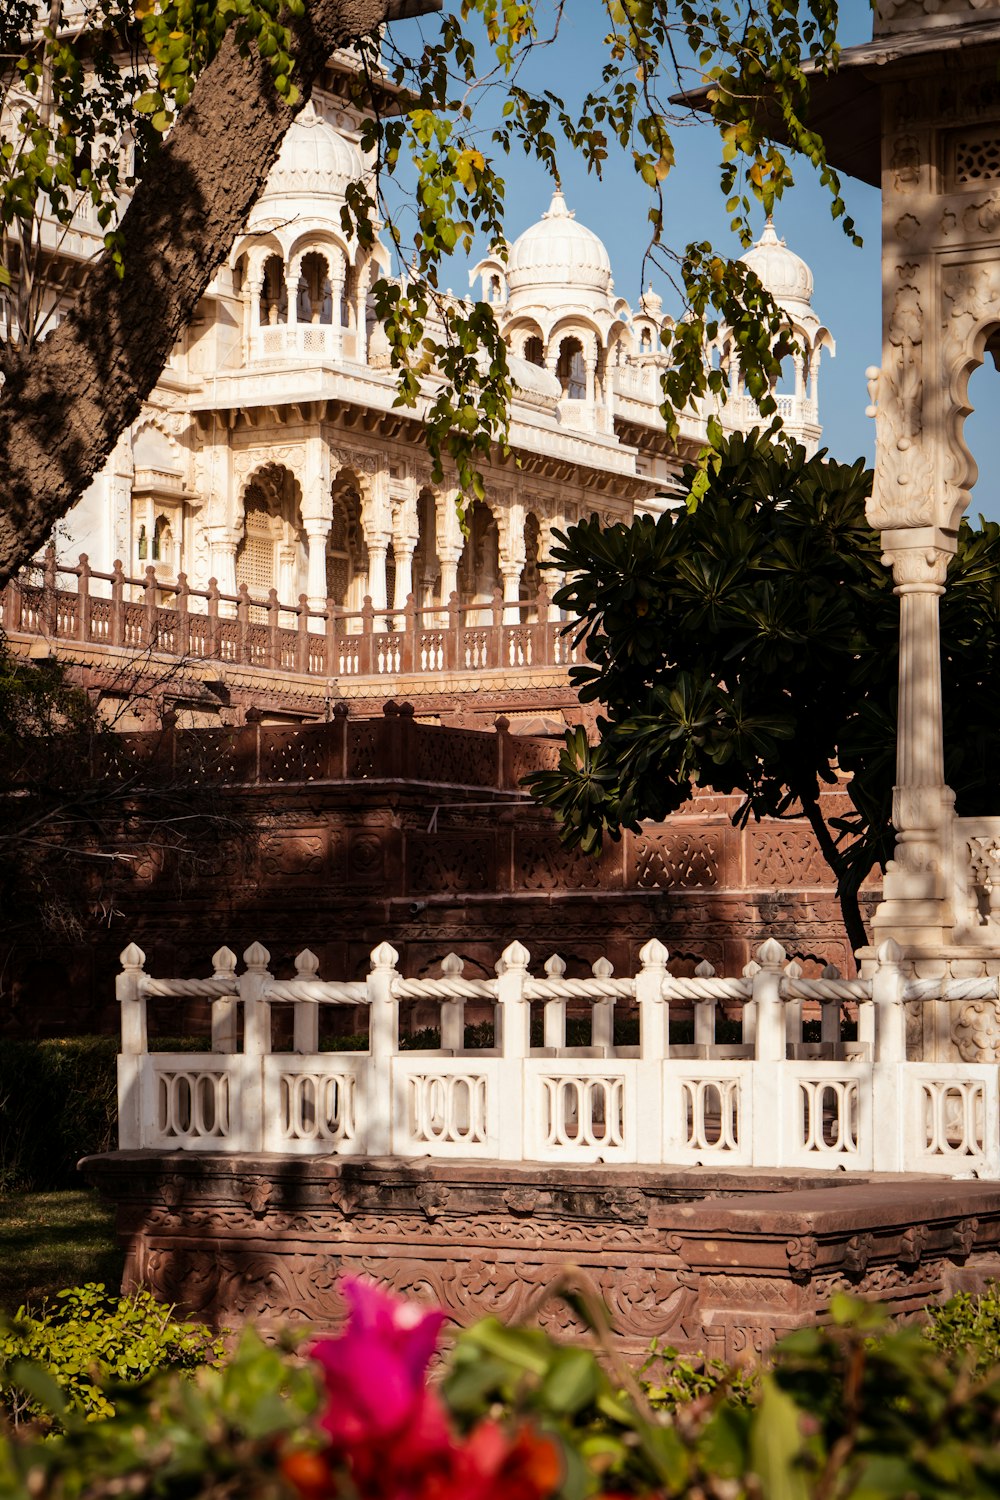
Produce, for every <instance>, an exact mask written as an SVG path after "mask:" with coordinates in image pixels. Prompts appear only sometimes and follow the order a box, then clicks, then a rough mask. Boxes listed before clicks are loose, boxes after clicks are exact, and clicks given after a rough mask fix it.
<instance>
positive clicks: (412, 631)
mask: <svg viewBox="0 0 1000 1500" xmlns="http://www.w3.org/2000/svg"><path fill="white" fill-rule="evenodd" d="M399 654H400V662H399V670H400V672H402V673H404V674H406V675H409V674H411V673H413V672H416V671H418V670H419V653H418V651H417V601H416V597H415V595H413V594H407V596H406V603H405V604H404V606H403V643H402V646H401V648H400V653H399Z"/></svg>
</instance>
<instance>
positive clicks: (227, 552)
mask: <svg viewBox="0 0 1000 1500" xmlns="http://www.w3.org/2000/svg"><path fill="white" fill-rule="evenodd" d="M238 546H239V538H238V537H237V535H236V533H235V532H234V531H232V530H231V529H230V528H229V527H228V526H213V527H211V528H210V530H209V548H210V551H211V559H212V560H211V568H212V577H213V578H214V579H215V581H216V583H217V584H218V586H219V593H220V594H235V593H236V548H237V547H238ZM225 612H226V613H227V614H230V613H232V605H229V606H227V608H226V611H225Z"/></svg>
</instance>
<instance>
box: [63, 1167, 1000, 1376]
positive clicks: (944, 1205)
mask: <svg viewBox="0 0 1000 1500" xmlns="http://www.w3.org/2000/svg"><path fill="white" fill-rule="evenodd" d="M81 1169H82V1171H83V1174H84V1175H85V1177H86V1178H87V1179H88V1180H89V1181H90V1182H92V1183H93V1184H95V1185H96V1186H97V1187H98V1189H99V1190H100V1192H101V1194H102V1195H103V1196H104V1197H105V1198H107V1199H108V1200H109V1201H111V1202H113V1203H114V1204H115V1205H116V1206H117V1224H118V1234H119V1238H120V1240H121V1243H122V1245H123V1247H124V1248H125V1251H126V1264H125V1285H126V1286H129V1285H133V1284H139V1283H141V1284H144V1285H146V1286H148V1287H150V1288H151V1289H152V1290H153V1291H154V1292H155V1293H156V1294H157V1295H158V1296H159V1297H161V1298H163V1299H164V1300H166V1301H169V1302H173V1303H176V1304H177V1306H178V1307H179V1308H181V1309H182V1310H183V1311H185V1312H187V1313H191V1314H196V1315H197V1316H199V1317H201V1318H204V1319H206V1320H208V1321H210V1322H212V1323H214V1324H216V1325H226V1326H229V1327H237V1326H238V1325H239V1324H240V1323H242V1322H244V1321H252V1322H254V1323H255V1324H256V1325H258V1326H261V1325H263V1326H266V1325H268V1324H274V1323H278V1322H283V1321H295V1320H301V1319H308V1320H310V1321H313V1322H315V1323H317V1324H320V1325H322V1324H327V1323H333V1322H335V1321H336V1320H337V1318H338V1315H339V1310H340V1309H339V1299H338V1295H337V1291H336V1282H337V1278H338V1276H339V1275H340V1273H341V1272H343V1271H351V1272H355V1273H357V1272H363V1273H364V1274H366V1275H369V1276H372V1277H375V1278H377V1279H379V1280H381V1281H383V1282H385V1283H386V1284H388V1285H391V1286H393V1287H395V1288H396V1289H397V1290H398V1291H401V1292H405V1293H407V1294H409V1295H413V1296H415V1297H417V1298H426V1299H428V1300H432V1301H434V1302H437V1303H439V1304H441V1305H442V1306H443V1307H445V1308H446V1309H447V1310H448V1312H449V1314H450V1315H451V1316H452V1317H453V1318H454V1319H455V1321H456V1322H458V1323H466V1322H470V1321H472V1320H474V1319H476V1318H478V1317H481V1316H483V1315H485V1314H490V1313H494V1314H496V1315H497V1316H499V1317H500V1318H502V1319H503V1320H504V1321H505V1322H513V1321H516V1320H518V1319H525V1318H530V1319H532V1320H536V1321H541V1322H542V1323H544V1324H545V1325H546V1326H548V1327H549V1328H550V1329H551V1331H553V1332H554V1333H555V1334H556V1335H557V1336H558V1335H559V1334H560V1333H562V1334H565V1335H567V1336H572V1335H573V1334H574V1333H575V1332H577V1331H578V1330H577V1328H576V1325H575V1324H574V1319H573V1316H572V1314H571V1312H570V1310H569V1308H568V1307H567V1306H566V1305H565V1304H564V1303H562V1302H561V1301H560V1300H558V1299H557V1298H553V1297H548V1298H547V1297H546V1290H545V1289H546V1288H547V1287H550V1286H551V1285H552V1284H553V1283H554V1282H555V1281H556V1280H557V1279H558V1277H559V1274H560V1271H561V1270H562V1268H564V1267H565V1266H567V1265H572V1266H574V1267H575V1268H577V1271H578V1273H579V1275H580V1276H582V1277H583V1278H584V1279H585V1280H586V1281H587V1282H588V1283H589V1284H590V1285H592V1287H593V1289H594V1290H595V1291H597V1292H599V1293H600V1295H601V1296H602V1297H603V1298H604V1300H605V1301H606V1303H607V1304H608V1306H609V1308H610V1309H611V1312H612V1316H613V1318H614V1323H615V1327H616V1330H617V1332H618V1336H619V1338H620V1341H621V1345H622V1348H623V1350H624V1351H625V1352H627V1353H629V1354H632V1355H641V1354H642V1353H644V1351H645V1350H646V1348H647V1346H648V1344H649V1341H650V1339H651V1338H653V1337H656V1338H658V1339H659V1340H661V1341H662V1342H663V1343H666V1344H671V1345H673V1346H675V1347H676V1348H678V1349H680V1350H682V1351H692V1352H693V1351H703V1352H704V1353H705V1354H707V1355H709V1356H712V1357H718V1358H723V1359H727V1360H740V1359H742V1358H747V1357H752V1356H753V1355H754V1354H762V1353H765V1352H766V1351H767V1349H768V1348H769V1346H770V1345H771V1344H772V1343H773V1341H774V1340H775V1339H776V1338H779V1337H780V1336H781V1335H782V1334H783V1333H785V1332H786V1331H788V1330H789V1329H791V1328H795V1327H799V1326H802V1325H803V1324H808V1323H812V1322H815V1321H817V1320H819V1319H821V1318H822V1316H823V1313H824V1310H825V1308H826V1307H827V1305H828V1303H829V1300H830V1298H831V1296H832V1295H833V1294H834V1293H835V1292H837V1291H840V1290H845V1291H852V1292H855V1293H858V1294H860V1295H863V1296H866V1297H871V1298H874V1299H877V1300H879V1301H880V1302H882V1303H884V1304H885V1305H887V1306H888V1307H889V1309H890V1310H891V1311H892V1312H893V1313H894V1314H896V1315H898V1316H903V1317H906V1316H909V1315H912V1314H914V1313H916V1312H918V1311H919V1309H920V1308H921V1307H923V1306H924V1305H925V1304H926V1303H928V1302H931V1301H934V1300H936V1299H939V1298H943V1297H946V1296H948V1295H950V1294H951V1293H952V1292H954V1291H956V1290H959V1289H960V1288H966V1289H975V1288H978V1287H981V1286H982V1285H983V1283H984V1282H985V1281H986V1280H987V1279H989V1278H990V1277H1000V1183H992V1182H979V1181H971V1180H970V1181H956V1180H952V1179H943V1178H941V1177H933V1178H932V1177H922V1176H914V1175H907V1176H905V1177H903V1176H888V1175H875V1174H873V1175H867V1176H859V1175H857V1174H852V1175H851V1177H850V1179H847V1178H846V1177H845V1178H844V1179H838V1178H833V1177H831V1174H830V1173H829V1172H825V1173H819V1172H815V1173H809V1172H799V1173H795V1172H767V1171H760V1170H758V1171H754V1170H752V1169H743V1170H739V1171H733V1170H731V1171H716V1170H711V1169H707V1168H701V1167H697V1168H690V1169H687V1170H682V1169H669V1168H667V1169H664V1168H656V1169H643V1168H641V1167H634V1166H630V1167H628V1168H622V1167H612V1166H603V1165H581V1166H578V1167H567V1166H560V1167H558V1168H556V1167H551V1166H546V1165H532V1164H525V1163H519V1164H513V1163H510V1164H508V1163H503V1162H501V1163H490V1164H481V1163H474V1162H461V1161H453V1162H441V1161H437V1162H433V1163H431V1162H429V1161H408V1162H400V1161H398V1160H388V1159H386V1160H379V1159H371V1158H364V1159H361V1158H354V1159H352V1160H345V1159H343V1158H336V1157H330V1156H327V1157H322V1156H310V1157H305V1158H304V1157H290V1156H282V1157H278V1156H268V1157H263V1158H262V1157H260V1156H253V1157H251V1156H237V1155H232V1154H226V1155H212V1154H208V1153H198V1154H197V1155H195V1154H193V1153H187V1152H173V1153H162V1152H154V1151H120V1152H114V1153H109V1154H108V1155H104V1156H92V1157H87V1158H86V1159H85V1160H84V1161H83V1162H82V1163H81Z"/></svg>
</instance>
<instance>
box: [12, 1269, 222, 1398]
mask: <svg viewBox="0 0 1000 1500" xmlns="http://www.w3.org/2000/svg"><path fill="white" fill-rule="evenodd" d="M222 1352H223V1346H222V1344H221V1342H220V1341H219V1340H218V1339H217V1338H216V1337H215V1336H214V1335H213V1334H212V1332H211V1331H210V1330H209V1329H208V1328H205V1327H204V1326H203V1325H202V1324H200V1323H179V1322H177V1321H176V1320H175V1319H174V1317H173V1309H172V1308H169V1307H164V1305H163V1303H162V1302H157V1300H156V1298H155V1297H153V1296H152V1295H151V1294H150V1293H149V1292H147V1291H145V1290H140V1291H136V1292H132V1293H130V1294H129V1295H128V1296H118V1295H117V1294H114V1293H110V1292H108V1291H107V1290H106V1289H105V1287H104V1285H103V1284H102V1283H101V1282H96V1283H93V1282H92V1283H90V1284H89V1285H87V1286H79V1287H70V1288H69V1289H68V1290H67V1291H64V1292H59V1293H58V1294H57V1296H56V1299H55V1302H54V1303H48V1302H46V1303H43V1305H42V1307H41V1308H40V1309H39V1310H38V1311H37V1312H33V1311H32V1310H31V1309H29V1308H24V1307H21V1308H19V1309H18V1311H17V1314H16V1316H15V1317H14V1318H13V1319H12V1320H11V1321H10V1322H9V1323H8V1324H7V1325H6V1327H4V1326H3V1325H2V1324H0V1410H2V1411H5V1412H6V1413H7V1414H8V1416H9V1417H10V1418H11V1419H12V1420H13V1422H14V1423H15V1425H16V1424H17V1423H19V1422H22V1421H25V1420H32V1421H36V1422H37V1421H42V1422H43V1423H45V1422H51V1421H52V1420H53V1418H52V1414H51V1411H50V1410H48V1409H47V1404H46V1403H45V1400H44V1395H45V1389H44V1387H40V1386H39V1383H38V1380H37V1371H38V1370H41V1371H42V1372H44V1375H45V1376H48V1377H49V1379H50V1380H51V1381H54V1383H55V1385H56V1387H57V1388H58V1390H59V1392H60V1393H61V1396H62V1401H63V1402H64V1403H65V1409H66V1411H69V1412H81V1413H82V1414H83V1415H84V1416H85V1417H86V1418H87V1419H88V1420H89V1421H96V1420H98V1419H100V1418H104V1417H112V1416H114V1413H115V1404H114V1400H113V1390H114V1386H115V1385H116V1384H133V1383H134V1382H136V1381H139V1380H145V1379H146V1377H147V1376H149V1375H152V1374H154V1373H156V1372H157V1371H158V1370H194V1369H196V1368H197V1367H198V1366H199V1365H203V1364H218V1362H219V1360H220V1359H221V1358H222ZM25 1364H27V1365H30V1366H33V1367H34V1369H35V1372H36V1375H35V1376H32V1374H31V1373H30V1372H28V1371H27V1370H26V1369H25Z"/></svg>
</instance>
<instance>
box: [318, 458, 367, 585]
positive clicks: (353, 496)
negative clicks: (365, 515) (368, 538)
mask: <svg viewBox="0 0 1000 1500" xmlns="http://www.w3.org/2000/svg"><path fill="white" fill-rule="evenodd" d="M367 580H368V548H367V547H366V546H365V538H364V531H363V530H362V526H361V496H360V494H359V493H358V490H357V487H356V485H355V483H354V481H353V478H347V479H345V480H343V481H342V482H340V483H338V484H337V485H336V486H335V488H334V495H333V525H332V526H331V528H330V535H329V538H328V540H327V544H326V592H327V596H328V597H329V598H330V599H332V600H333V602H334V604H336V605H339V607H340V608H341V609H346V610H350V611H352V612H353V611H354V610H359V609H360V608H361V606H362V604H363V602H364V594H365V589H366V586H367Z"/></svg>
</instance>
